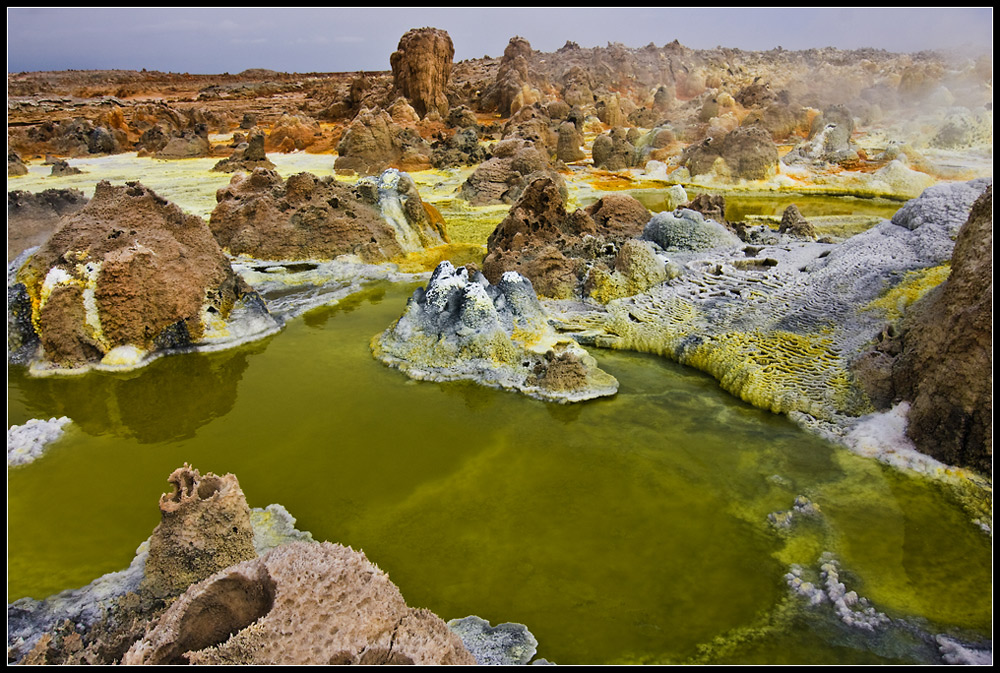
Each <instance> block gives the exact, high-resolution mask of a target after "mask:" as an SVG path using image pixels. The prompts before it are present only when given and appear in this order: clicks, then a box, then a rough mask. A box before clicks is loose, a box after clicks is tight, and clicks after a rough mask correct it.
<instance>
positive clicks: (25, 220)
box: [7, 189, 87, 262]
mask: <svg viewBox="0 0 1000 673" xmlns="http://www.w3.org/2000/svg"><path fill="white" fill-rule="evenodd" d="M86 203H87V197H86V196H84V194H83V192H81V191H80V190H79V189H46V190H45V191H43V192H27V191H22V190H14V191H12V192H7V261H8V262H10V261H11V260H13V259H14V258H15V257H16V256H18V255H19V254H21V253H22V252H24V251H25V250H27V249H28V248H32V247H34V246H36V245H41V244H42V243H44V242H45V241H46V240H47V239H48V238H49V236H51V235H52V233H53V232H54V231H55V230H56V229H57V228H58V226H59V220H60V219H61V218H62V217H63V216H64V215H69V214H71V213H75V212H76V211H78V210H80V209H81V208H83V207H84V206H85V205H86Z"/></svg>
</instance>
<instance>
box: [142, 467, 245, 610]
mask: <svg viewBox="0 0 1000 673" xmlns="http://www.w3.org/2000/svg"><path fill="white" fill-rule="evenodd" d="M168 481H169V482H170V483H171V484H173V487H174V488H173V491H172V492H171V493H165V494H163V496H162V497H161V498H160V516H161V520H160V523H159V524H158V525H157V526H156V528H155V529H154V530H153V535H152V536H151V537H150V539H149V557H148V558H147V559H146V575H145V578H144V579H143V581H142V584H141V585H140V588H139V589H140V592H141V593H143V594H145V595H148V596H151V597H152V598H157V599H167V598H171V597H173V596H178V595H180V594H181V593H183V592H184V591H185V590H186V589H187V588H188V587H189V586H191V585H192V584H194V583H195V582H199V581H201V580H203V579H205V578H206V577H208V576H210V575H212V574H214V573H216V572H218V571H220V570H222V569H223V568H228V567H229V566H231V565H235V564H237V563H240V562H241V561H246V560H248V559H252V558H256V556H257V551H256V550H255V548H254V531H253V528H252V527H251V525H250V507H249V506H248V505H247V500H246V496H244V495H243V491H242V490H241V489H240V484H239V482H238V481H237V480H236V477H235V476H234V475H232V474H227V475H225V476H222V477H219V476H217V475H214V474H212V473H211V472H209V473H207V474H205V475H204V476H202V475H201V474H200V473H199V472H198V470H196V469H193V468H191V467H190V466H188V465H184V467H181V468H178V469H176V470H174V472H173V473H172V474H171V475H170V477H169V479H168Z"/></svg>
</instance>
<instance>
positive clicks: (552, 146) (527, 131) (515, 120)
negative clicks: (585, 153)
mask: <svg viewBox="0 0 1000 673" xmlns="http://www.w3.org/2000/svg"><path fill="white" fill-rule="evenodd" d="M515 138H516V139H520V140H524V141H526V142H529V143H531V144H532V145H534V146H535V148H536V149H537V150H538V151H539V152H541V153H542V154H543V155H544V156H545V158H546V160H548V159H549V158H550V157H551V156H552V155H553V154H555V151H556V146H557V145H558V135H557V134H556V133H555V132H553V130H552V119H551V118H549V115H548V112H547V111H546V110H545V108H544V107H543V106H542V105H541V104H539V103H534V104H531V105H524V106H522V107H520V108H519V109H518V110H517V111H516V112H513V113H512V114H511V117H510V119H508V120H507V123H506V124H504V126H503V139H504V140H508V139H515Z"/></svg>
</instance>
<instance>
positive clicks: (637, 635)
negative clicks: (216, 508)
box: [7, 284, 992, 664]
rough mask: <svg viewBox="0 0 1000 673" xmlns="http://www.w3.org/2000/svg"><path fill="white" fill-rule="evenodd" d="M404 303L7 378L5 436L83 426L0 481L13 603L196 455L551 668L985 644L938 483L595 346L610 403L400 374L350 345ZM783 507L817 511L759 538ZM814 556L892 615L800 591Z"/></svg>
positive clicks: (984, 598)
mask: <svg viewBox="0 0 1000 673" xmlns="http://www.w3.org/2000/svg"><path fill="white" fill-rule="evenodd" d="M413 288H414V286H413V285H392V284H380V285H376V286H373V287H370V288H369V289H367V290H365V291H364V292H362V293H360V294H358V295H354V296H353V297H352V298H350V299H348V300H345V301H343V302H341V303H340V304H339V305H336V306H332V307H322V308H319V309H314V310H312V311H310V312H308V313H306V314H304V315H302V316H300V317H297V318H295V319H292V320H290V321H289V323H288V324H287V325H286V327H285V329H284V330H283V331H281V332H280V333H278V334H276V335H274V336H272V337H270V338H268V339H266V340H264V341H260V342H257V343H254V344H250V345H247V346H244V347H241V348H238V349H235V350H230V351H226V352H219V353H190V354H181V355H172V356H168V357H163V358H160V359H159V360H157V361H155V362H153V363H152V364H151V365H149V366H147V367H145V368H143V369H141V370H138V371H135V372H132V373H129V374H110V373H88V374H86V375H82V376H78V377H65V378H45V379H31V378H27V377H26V376H25V375H24V372H23V371H22V370H21V369H19V368H11V369H9V372H8V424H22V423H24V422H25V421H27V420H28V419H31V418H50V417H54V416H55V417H57V416H69V417H70V418H72V419H73V425H71V426H70V427H69V429H68V431H67V433H66V435H65V436H64V437H63V438H62V439H60V440H59V441H58V442H57V443H55V444H53V445H52V446H51V447H50V449H49V450H48V452H47V453H46V454H45V455H43V456H42V457H41V458H40V459H38V460H37V461H36V462H34V463H31V464H28V465H25V466H21V467H16V468H12V469H9V470H8V587H7V600H8V602H10V601H12V600H15V599H17V598H20V597H23V596H32V597H35V598H44V597H46V596H49V595H51V594H53V593H55V592H58V591H61V590H64V589H68V588H74V587H79V586H82V585H85V584H87V583H88V582H90V581H91V580H93V579H94V578H96V577H98V576H99V575H101V574H103V573H107V572H110V571H115V570H120V569H123V568H124V567H126V566H127V565H128V563H129V561H130V560H131V558H132V556H133V554H134V552H135V549H136V547H137V546H138V545H139V544H140V543H141V542H142V541H143V540H145V539H146V538H147V537H148V536H149V534H150V532H151V531H152V529H153V527H154V526H155V525H156V524H157V522H158V520H159V510H158V508H157V501H158V498H159V496H160V494H161V493H163V492H165V491H167V490H169V485H168V484H167V482H166V478H167V476H168V475H169V474H170V473H171V471H173V470H174V469H175V468H177V467H179V466H181V465H182V464H183V463H185V462H188V463H190V464H191V465H193V466H194V467H196V468H198V469H199V470H200V471H201V472H202V473H205V472H208V471H212V472H216V473H220V474H222V473H229V472H231V473H234V474H235V475H237V477H238V478H239V481H240V484H241V486H242V488H243V491H244V492H245V493H246V496H247V499H248V501H249V503H250V505H251V506H252V507H264V506H266V505H268V504H271V503H281V504H282V505H284V506H285V507H286V508H287V509H288V511H289V512H291V514H292V515H293V516H295V517H296V518H297V519H298V527H299V528H300V529H303V530H308V531H311V532H312V534H313V536H314V537H315V538H316V539H318V540H330V541H334V542H339V543H342V544H345V545H349V546H351V547H353V548H355V549H361V550H363V551H364V552H365V553H366V554H367V555H368V557H369V558H370V559H371V560H372V561H373V562H375V563H376V564H377V565H378V566H379V567H381V568H382V569H383V570H385V571H387V572H388V574H389V576H390V578H391V579H392V580H393V581H394V582H395V583H396V584H397V585H398V586H399V587H400V589H401V591H402V593H403V596H404V597H405V598H406V600H407V602H408V604H409V605H411V606H416V607H426V608H429V609H431V610H432V611H434V612H435V613H437V614H438V615H439V616H441V617H442V618H444V619H446V620H448V619H453V618H458V617H464V616H466V615H470V614H476V615H479V616H480V617H483V618H484V619H488V620H489V621H491V622H492V623H493V624H497V623H499V622H507V621H511V622H520V623H522V624H525V625H527V626H528V628H529V629H530V630H531V632H532V633H533V634H534V635H535V636H536V637H537V639H538V641H539V648H538V656H541V657H545V658H547V659H549V660H550V661H553V662H555V663H559V664H574V663H581V664H584V663H797V664H820V663H828V664H846V663H906V662H911V663H920V662H929V661H931V660H932V657H933V655H934V654H935V653H936V651H937V647H938V644H937V642H936V641H935V636H936V635H937V634H942V633H946V634H950V635H951V636H954V637H959V638H962V639H964V640H965V641H967V642H976V641H981V640H984V639H988V638H990V637H991V631H992V578H991V565H992V549H991V547H992V541H991V538H990V537H989V536H988V535H987V534H985V533H983V532H982V531H981V530H980V529H979V528H977V527H976V526H975V525H974V524H972V523H971V522H970V521H969V516H968V515H967V514H966V513H965V512H963V510H962V508H961V507H960V506H959V505H958V503H957V502H955V501H954V500H953V499H952V497H951V496H950V495H949V494H948V493H947V492H946V491H945V490H943V489H942V488H940V487H939V486H938V485H936V484H935V483H932V482H930V481H927V480H924V479H922V478H918V477H912V476H909V475H907V474H904V473H901V472H898V471H896V470H893V469H891V468H888V467H886V466H883V465H881V464H879V463H877V462H875V461H873V460H870V459H865V458H861V457H859V456H856V455H854V454H852V453H849V452H848V451H846V450H843V449H841V448H839V447H837V446H834V445H832V444H830V443H828V442H825V441H823V440H821V439H819V438H817V437H815V436H812V435H810V434H807V433H805V432H804V431H802V430H801V429H799V428H798V427H797V426H795V425H793V424H792V423H791V422H790V421H789V420H788V419H786V418H785V417H782V416H777V415H774V414H771V413H769V412H765V411H761V410H759V409H755V408H753V407H750V406H748V405H746V404H744V403H743V402H741V401H739V400H737V399H735V398H733V397H731V396H729V395H728V394H726V393H725V392H724V391H722V390H721V389H720V388H719V386H718V384H717V383H716V382H715V381H714V380H713V379H711V378H710V377H708V376H707V375H704V374H702V373H700V372H697V371H693V370H690V369H686V368H683V367H681V366H679V365H676V364H674V363H672V362H669V361H667V360H664V359H661V358H656V357H653V356H647V355H639V354H631V353H622V352H607V351H596V350H593V349H592V352H593V354H594V355H595V356H596V357H597V358H598V361H599V363H600V366H601V367H602V368H603V369H605V370H606V371H608V372H610V373H612V374H613V375H614V376H616V377H617V378H618V380H619V381H620V383H621V388H620V392H619V393H618V395H617V396H616V397H614V398H612V399H604V400H597V401H591V402H586V403H582V404H576V405H572V406H562V405H557V404H548V403H544V402H539V401H536V400H533V399H529V398H527V397H524V396H521V395H517V394H514V393H507V392H502V391H498V390H493V389H489V388H484V387H480V386H477V385H474V384H471V383H446V384H440V383H418V382H414V381H411V380H409V379H407V377H406V376H404V375H403V374H401V373H400V372H398V371H396V370H393V369H390V368H388V367H385V366H384V365H382V364H380V363H379V362H377V361H375V360H374V359H373V358H372V356H371V354H370V352H369V347H368V344H369V340H370V339H371V337H372V336H373V335H375V334H377V333H378V332H380V331H382V330H383V329H385V328H386V327H387V326H388V325H389V324H390V323H391V322H392V321H393V320H395V319H396V318H397V317H399V315H400V314H401V313H402V311H403V307H404V305H405V302H406V299H407V297H408V296H409V295H410V293H411V292H412V290H413ZM798 496H805V497H806V498H808V499H809V500H810V501H811V502H812V503H814V504H815V505H816V506H818V508H819V510H820V511H819V513H818V514H814V515H811V516H799V515H796V517H793V521H792V524H791V525H790V526H789V527H787V528H779V527H777V526H775V525H773V524H772V523H771V522H769V520H768V514H770V513H772V512H777V511H781V510H790V509H792V506H793V503H794V502H795V499H796V498H797V497H798ZM821 559H824V560H830V559H834V560H835V563H836V564H837V567H838V568H839V577H840V581H841V582H844V583H845V585H846V588H847V589H849V590H853V591H856V592H857V594H858V595H859V596H861V597H864V598H866V599H867V600H868V601H870V605H871V607H872V608H873V609H875V610H877V611H878V612H881V613H884V614H885V615H886V617H887V618H888V620H889V621H888V623H887V624H886V625H884V626H883V627H880V628H879V629H877V630H875V631H868V630H866V629H864V628H859V627H857V626H848V625H846V624H845V623H844V622H843V621H842V620H841V619H839V618H838V617H837V615H836V613H835V612H834V609H833V607H832V606H831V605H830V604H829V603H824V604H820V605H811V604H810V602H809V600H808V599H807V598H804V597H803V596H801V595H799V594H797V593H795V592H793V591H792V590H791V589H790V588H789V583H788V580H787V578H786V574H787V573H789V572H790V570H791V569H792V568H793V567H795V568H796V572H800V573H801V575H802V577H803V578H805V579H809V578H813V579H814V581H817V582H818V579H816V578H818V573H819V568H820V565H821V563H822V562H823V561H822V560H821Z"/></svg>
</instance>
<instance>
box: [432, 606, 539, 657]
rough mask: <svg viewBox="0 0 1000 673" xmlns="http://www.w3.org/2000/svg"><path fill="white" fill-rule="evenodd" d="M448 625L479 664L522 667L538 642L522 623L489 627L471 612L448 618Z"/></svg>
mask: <svg viewBox="0 0 1000 673" xmlns="http://www.w3.org/2000/svg"><path fill="white" fill-rule="evenodd" d="M448 628H449V629H451V630H452V631H454V632H455V633H457V634H458V635H459V637H461V639H462V643H464V644H465V647H466V648H468V650H469V652H471V653H472V656H473V657H475V659H476V663H477V664H479V665H480V666H523V665H525V664H527V663H528V662H530V661H531V658H532V657H533V656H535V652H536V651H537V648H538V641H537V640H535V637H534V636H533V635H531V632H530V631H528V628H527V627H526V626H524V625H523V624H511V623H506V624H497V625H496V626H491V625H490V623H489V622H488V621H486V620H485V619H482V618H481V617H477V616H475V615H471V616H469V617H465V618H463V619H453V620H451V621H450V622H448ZM544 661H545V660H544V659H542V660H539V662H538V663H541V662H544Z"/></svg>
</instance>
